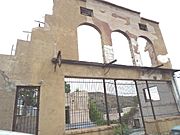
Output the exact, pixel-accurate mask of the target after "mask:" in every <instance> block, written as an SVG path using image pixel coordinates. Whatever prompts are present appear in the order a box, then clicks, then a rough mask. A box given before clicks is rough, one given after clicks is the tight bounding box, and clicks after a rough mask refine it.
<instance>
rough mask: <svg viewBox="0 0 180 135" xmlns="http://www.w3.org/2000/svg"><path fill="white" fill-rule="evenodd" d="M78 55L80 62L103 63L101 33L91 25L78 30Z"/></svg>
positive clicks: (82, 26)
mask: <svg viewBox="0 0 180 135" xmlns="http://www.w3.org/2000/svg"><path fill="white" fill-rule="evenodd" d="M77 35H78V53H79V60H80V61H88V62H99V63H103V53H102V44H101V35H100V33H99V32H98V31H97V30H96V29H95V28H93V27H92V26H89V25H81V26H79V27H78V28H77Z"/></svg>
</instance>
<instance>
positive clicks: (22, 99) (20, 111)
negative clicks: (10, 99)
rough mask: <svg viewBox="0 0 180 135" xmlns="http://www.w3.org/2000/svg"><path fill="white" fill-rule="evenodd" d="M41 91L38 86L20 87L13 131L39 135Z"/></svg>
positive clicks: (18, 88) (17, 94) (17, 93)
mask: <svg viewBox="0 0 180 135" xmlns="http://www.w3.org/2000/svg"><path fill="white" fill-rule="evenodd" d="M39 91H40V87H36V86H18V87H17V91H16V101H15V108H14V120H13V131H17V132H24V133H31V134H36V135H37V134H38V114H39V113H38V112H39Z"/></svg>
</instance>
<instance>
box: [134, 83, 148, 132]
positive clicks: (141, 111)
mask: <svg viewBox="0 0 180 135" xmlns="http://www.w3.org/2000/svg"><path fill="white" fill-rule="evenodd" d="M134 83H135V86H136V93H137V98H138V102H139V108H140V113H141V118H142V123H143V127H144V132H145V135H146V134H147V133H146V125H145V122H144V115H143V110H142V105H141V99H140V96H139V90H138V86H137V81H136V80H134Z"/></svg>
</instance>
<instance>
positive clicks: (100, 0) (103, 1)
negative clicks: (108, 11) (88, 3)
mask: <svg viewBox="0 0 180 135" xmlns="http://www.w3.org/2000/svg"><path fill="white" fill-rule="evenodd" d="M95 1H99V2H101V3H105V4H108V5H111V6H114V7H117V8H121V9H124V10H127V11H130V12H133V13H136V14H140V12H138V11H135V10H131V9H129V8H126V7H123V6H119V5H116V4H114V3H111V2H108V1H105V0H95Z"/></svg>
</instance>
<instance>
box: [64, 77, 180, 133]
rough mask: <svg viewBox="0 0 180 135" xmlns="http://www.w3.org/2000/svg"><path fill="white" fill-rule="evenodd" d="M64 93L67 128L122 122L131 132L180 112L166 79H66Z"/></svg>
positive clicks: (124, 131) (126, 131)
mask: <svg viewBox="0 0 180 135" xmlns="http://www.w3.org/2000/svg"><path fill="white" fill-rule="evenodd" d="M65 96H66V102H65V115H66V129H67V130H69V129H79V128H88V127H96V126H101V125H110V124H121V125H123V129H122V132H123V133H124V134H129V133H130V132H133V131H135V130H144V128H145V121H148V120H155V119H158V118H162V117H168V116H172V115H178V114H179V113H178V108H177V104H176V100H175V97H174V93H173V89H172V84H171V82H165V81H164V82H162V81H146V80H145V81H135V80H110V79H83V78H65ZM167 97H168V99H167Z"/></svg>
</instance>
